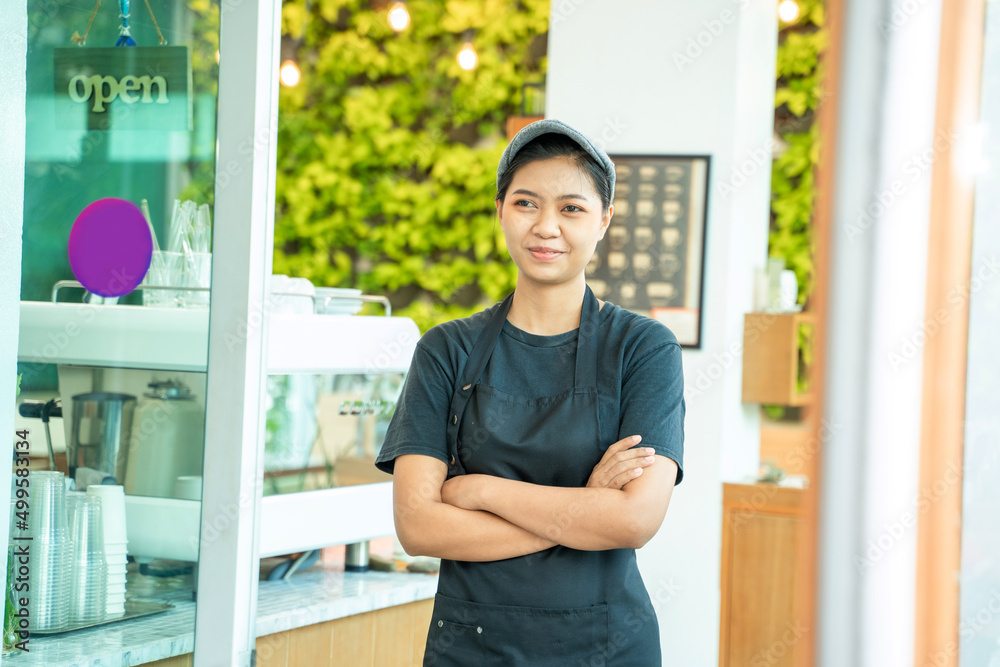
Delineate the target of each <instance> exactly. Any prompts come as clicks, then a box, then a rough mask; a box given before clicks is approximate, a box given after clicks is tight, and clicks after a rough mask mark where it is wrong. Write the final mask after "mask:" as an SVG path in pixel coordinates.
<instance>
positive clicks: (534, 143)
mask: <svg viewBox="0 0 1000 667" xmlns="http://www.w3.org/2000/svg"><path fill="white" fill-rule="evenodd" d="M557 157H568V158H570V159H571V160H572V161H573V162H574V163H575V164H576V166H578V167H579V168H580V169H582V170H584V171H585V172H586V173H587V175H588V176H590V180H591V182H592V183H593V184H594V189H595V190H597V194H598V196H599V197H600V198H601V204H602V205H603V207H604V212H607V210H608V207H609V206H611V183H610V182H609V181H608V176H607V174H606V173H605V171H604V167H602V166H601V165H600V164H598V163H597V160H595V159H594V158H593V157H591V156H590V153H588V152H587V151H585V150H583V149H582V148H581V147H580V145H579V144H578V143H576V142H575V141H573V140H572V139H570V138H569V137H567V136H566V135H565V134H557V133H555V132H549V133H546V134H540V135H538V136H537V137H535V138H534V139H532V140H531V141H529V142H528V143H526V144H525V145H524V147H523V148H521V150H519V151H518V152H517V154H516V155H515V156H514V157H513V159H511V161H510V165H509V166H508V167H507V170H506V171H505V172H504V173H503V175H501V176H500V178H498V179H497V196H496V200H497V201H498V202H500V203H501V204H503V200H504V197H506V196H507V188H509V187H510V183H511V181H513V180H514V174H516V173H517V170H518V169H520V168H521V167H523V166H524V165H526V164H528V163H530V162H536V161H538V160H551V159H552V158H557Z"/></svg>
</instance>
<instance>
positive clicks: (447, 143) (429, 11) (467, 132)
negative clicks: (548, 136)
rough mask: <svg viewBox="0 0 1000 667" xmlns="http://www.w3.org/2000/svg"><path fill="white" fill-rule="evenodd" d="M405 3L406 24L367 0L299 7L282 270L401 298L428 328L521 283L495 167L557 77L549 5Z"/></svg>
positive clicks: (283, 127) (289, 17)
mask: <svg viewBox="0 0 1000 667" xmlns="http://www.w3.org/2000/svg"><path fill="white" fill-rule="evenodd" d="M373 5H376V6H374V7H373ZM407 6H408V8H409V11H410V14H411V17H412V20H411V23H410V26H409V28H407V30H405V31H404V32H402V33H400V34H396V33H395V32H393V31H392V29H391V28H390V27H389V25H388V22H387V19H386V10H385V8H384V7H381V6H377V3H372V2H369V1H367V0H366V1H359V0H308V1H307V0H287V1H286V2H285V4H284V6H283V9H282V32H283V34H284V38H283V45H282V47H283V52H284V53H283V58H288V57H294V58H295V59H296V60H297V62H298V63H299V65H300V68H301V71H302V81H301V83H300V84H299V85H298V86H295V87H292V88H286V87H283V88H282V89H281V94H280V111H279V133H278V181H277V212H276V221H275V253H274V272H275V273H279V274H280V273H284V274H289V275H294V276H300V277H304V278H308V279H309V280H311V281H313V282H314V283H315V284H317V285H326V286H332V287H336V286H344V287H348V286H349V287H360V288H362V289H363V290H364V291H365V292H366V293H374V294H387V295H389V297H390V299H391V300H392V302H393V305H394V307H395V308H396V312H397V313H398V314H401V315H405V316H409V317H412V318H413V319H414V320H416V322H417V324H418V325H419V326H420V328H421V330H426V329H427V328H429V327H430V326H432V325H434V324H436V323H438V322H441V321H445V320H449V319H453V318H456V317H462V316H465V315H468V314H471V313H473V312H475V311H477V310H480V309H482V307H483V306H484V305H486V304H490V303H493V302H495V301H496V300H498V299H499V298H501V297H502V296H503V295H504V294H505V293H507V292H509V291H510V290H511V289H513V286H514V282H515V276H516V272H515V268H514V267H513V265H512V264H511V263H510V261H509V258H508V256H507V251H506V248H505V246H504V243H503V236H502V234H501V232H500V229H499V225H497V224H496V216H495V212H494V208H493V198H494V196H495V180H496V171H495V170H496V164H497V162H498V160H499V158H500V154H501V152H502V151H503V148H504V146H505V145H506V136H505V133H504V128H505V123H506V119H507V117H508V116H512V115H517V113H518V109H519V105H520V99H521V86H522V84H524V83H526V82H535V81H540V80H542V79H544V76H545V57H544V49H545V36H546V31H547V30H548V15H549V3H548V1H547V0H522V1H520V2H510V1H507V0H450V1H447V2H443V1H437V2H435V1H432V0H411V2H408V3H407ZM469 30H472V31H474V34H473V42H474V45H475V48H476V50H477V51H478V54H479V66H478V67H477V68H476V69H475V70H473V71H471V72H467V71H464V70H462V69H461V68H460V67H459V66H458V63H457V61H456V58H455V56H456V54H457V52H458V51H459V49H460V47H461V44H462V42H463V36H464V35H465V34H467V33H466V31H469Z"/></svg>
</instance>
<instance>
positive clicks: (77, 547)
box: [70, 496, 108, 623]
mask: <svg viewBox="0 0 1000 667" xmlns="http://www.w3.org/2000/svg"><path fill="white" fill-rule="evenodd" d="M72 509H73V520H72V524H71V525H72V530H73V566H72V568H71V569H70V590H71V591H72V594H71V596H70V621H71V622H72V623H94V622H97V621H103V620H104V617H105V613H104V608H105V600H106V599H107V576H108V573H107V567H106V565H105V562H104V522H103V520H102V518H103V515H102V512H101V499H100V498H94V497H93V496H83V497H82V498H80V499H79V500H77V501H76V502H75V503H73V504H72Z"/></svg>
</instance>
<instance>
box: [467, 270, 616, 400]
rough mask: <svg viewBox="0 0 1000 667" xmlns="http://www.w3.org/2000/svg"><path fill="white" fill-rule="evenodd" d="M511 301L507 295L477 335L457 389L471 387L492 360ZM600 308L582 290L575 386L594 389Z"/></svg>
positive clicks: (591, 295) (595, 299)
mask: <svg viewBox="0 0 1000 667" xmlns="http://www.w3.org/2000/svg"><path fill="white" fill-rule="evenodd" d="M513 301H514V293H513V292H511V293H510V294H509V295H507V298H505V299H504V300H503V301H502V302H501V303H500V306H499V307H498V308H497V310H496V312H495V313H493V315H492V317H490V321H489V322H488V323H487V324H486V328H485V329H483V333H482V334H480V336H479V340H477V341H476V345H475V346H474V348H473V352H472V354H471V355H470V356H469V360H468V363H467V364H466V366H465V369H464V370H463V371H462V383H461V385H460V386H463V387H464V386H467V385H475V384H476V383H477V382H479V378H481V377H482V375H483V371H484V370H486V364H487V363H489V360H490V357H491V356H493V349H494V348H495V347H496V341H497V339H498V338H500V332H501V331H503V325H504V323H505V322H506V321H507V315H508V313H510V306H511V304H512V303H513ZM599 311H600V308H599V306H598V304H597V297H596V296H594V292H593V291H592V290H591V289H590V285H587V286H586V292H585V293H584V296H583V310H582V312H581V313H580V329H579V331H578V333H577V339H576V386H578V387H595V386H597V317H598V313H599Z"/></svg>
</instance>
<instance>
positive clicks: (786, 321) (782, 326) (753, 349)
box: [743, 313, 815, 406]
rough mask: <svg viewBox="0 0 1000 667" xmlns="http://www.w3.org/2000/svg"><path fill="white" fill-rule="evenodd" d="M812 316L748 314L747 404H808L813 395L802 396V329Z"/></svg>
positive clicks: (745, 326) (745, 331)
mask: <svg viewBox="0 0 1000 667" xmlns="http://www.w3.org/2000/svg"><path fill="white" fill-rule="evenodd" d="M814 323H815V320H814V318H813V316H812V315H811V314H810V313H747V314H746V315H745V316H744V320H743V402H744V403H766V404H770V405H790V406H800V405H808V404H810V403H812V401H813V392H812V391H811V390H810V391H808V392H806V393H799V391H798V378H799V327H800V326H802V325H803V324H805V325H810V326H811V325H813V324H814Z"/></svg>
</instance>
